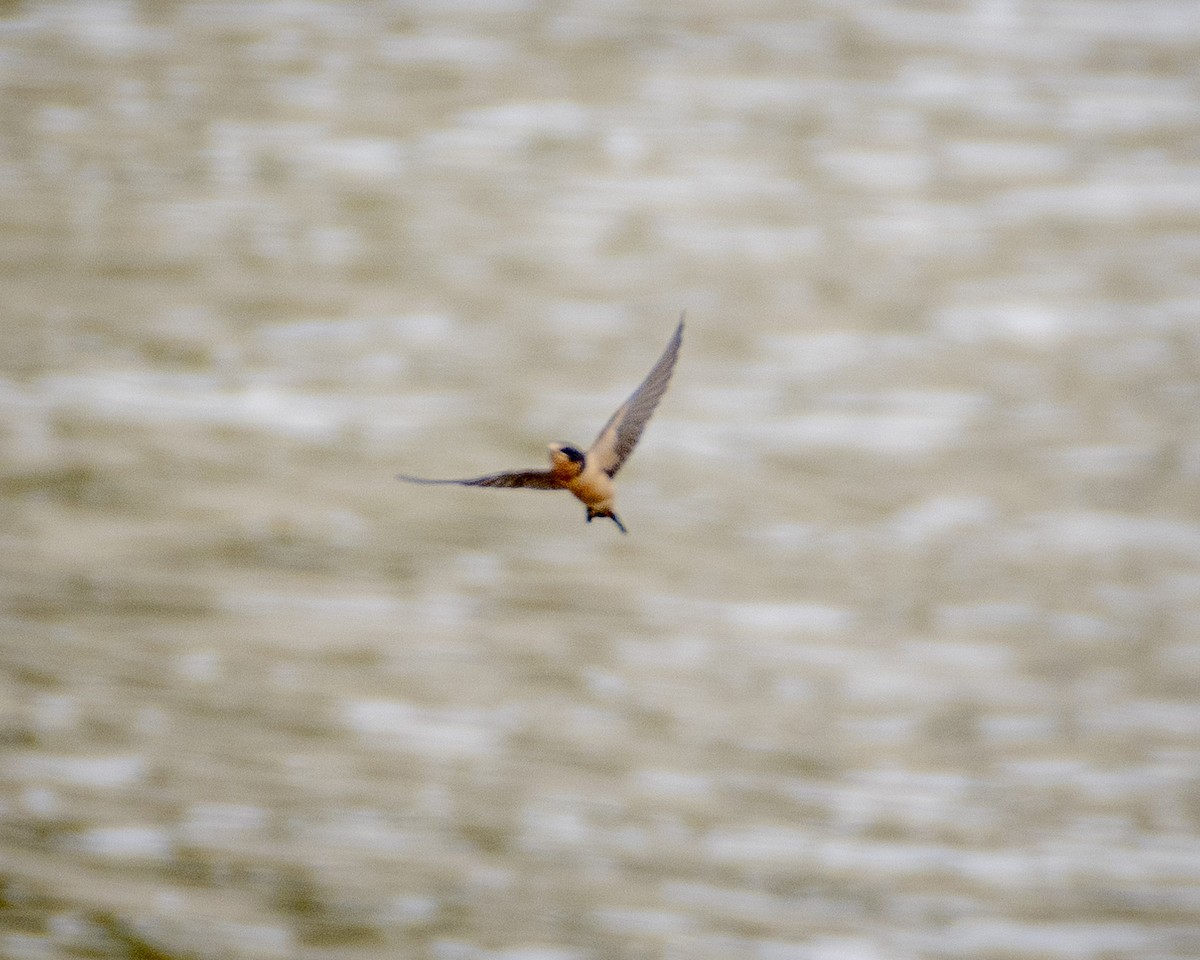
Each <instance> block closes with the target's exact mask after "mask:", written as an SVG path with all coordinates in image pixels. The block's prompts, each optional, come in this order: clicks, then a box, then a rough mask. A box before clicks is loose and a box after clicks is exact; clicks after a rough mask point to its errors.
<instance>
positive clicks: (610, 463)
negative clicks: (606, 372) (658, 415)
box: [587, 314, 683, 477]
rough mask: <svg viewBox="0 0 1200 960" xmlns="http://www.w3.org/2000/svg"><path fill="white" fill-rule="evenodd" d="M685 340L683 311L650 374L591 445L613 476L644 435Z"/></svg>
mask: <svg viewBox="0 0 1200 960" xmlns="http://www.w3.org/2000/svg"><path fill="white" fill-rule="evenodd" d="M682 342H683V314H680V316H679V326H677V327H676V328H675V333H674V335H673V336H672V337H671V340H670V342H669V343H668V344H667V346H666V348H665V349H664V350H663V352H662V356H661V357H659V358H658V362H657V363H655V364H654V367H653V369H651V371H650V372H649V373H648V374H647V375H646V379H645V380H643V381H642V382H641V383H640V384H639V385H638V388H637V389H636V390H634V391H633V393H631V394H630V395H629V399H628V400H626V401H625V402H624V403H623V404H621V406H619V407H618V408H617V411H616V413H614V414H613V415H612V416H611V417H609V418H608V423H606V424H605V425H604V427H603V429H601V431H600V433H599V434H597V436H596V439H595V440H594V441H593V442H592V446H591V449H590V450H588V452H587V458H588V460H589V461H590V462H592V463H595V464H596V465H597V466H599V467H600V469H601V470H603V471H604V472H605V473H607V474H608V475H609V476H610V477H613V476H616V473H617V471H618V470H620V469H621V465H622V464H623V463H624V462H625V461H626V460H628V459H629V455H630V454H631V453H633V448H634V447H635V446H636V445H637V442H638V439H639V438H640V437H641V435H642V430H643V429H644V428H645V426H646V421H648V420H649V419H650V415H651V414H652V413H654V408H655V407H657V406H658V401H659V400H661V399H662V396H663V394H664V393H666V392H667V384H668V383H670V381H671V373H672V372H673V371H674V369H675V361H676V360H677V359H678V358H679V346H680V344H681V343H682Z"/></svg>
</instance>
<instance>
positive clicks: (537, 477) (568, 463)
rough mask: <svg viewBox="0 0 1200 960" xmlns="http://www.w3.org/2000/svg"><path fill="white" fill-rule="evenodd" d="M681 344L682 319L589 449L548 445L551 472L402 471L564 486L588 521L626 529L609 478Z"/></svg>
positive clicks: (474, 483)
mask: <svg viewBox="0 0 1200 960" xmlns="http://www.w3.org/2000/svg"><path fill="white" fill-rule="evenodd" d="M682 342H683V317H682V316H680V318H679V325H678V326H677V327H676V328H675V334H674V335H673V336H672V337H671V340H670V342H669V343H668V344H667V346H666V349H665V350H663V353H662V356H661V357H659V358H658V362H657V363H655V365H654V368H653V369H652V370H651V371H650V372H649V373H648V374H647V375H646V379H645V380H643V381H642V382H641V384H640V385H639V386H638V388H637V389H636V390H634V391H633V393H632V394H630V396H629V399H628V400H626V401H625V402H624V403H623V404H621V406H620V407H618V408H617V411H616V412H615V413H614V414H613V415H612V416H611V417H609V419H608V423H606V424H605V425H604V427H603V428H602V429H601V430H600V433H599V434H598V435H597V436H596V439H595V440H594V441H593V442H592V445H591V447H589V448H588V450H587V452H586V453H584V452H582V451H580V450H579V449H578V448H576V447H573V446H571V445H570V444H566V443H552V444H550V445H549V446H548V447H547V451H548V452H549V455H550V469H549V470H508V471H505V472H503V473H490V474H487V475H486V476H482V477H469V478H467V479H463V480H430V479H427V478H425V477H410V476H408V475H407V474H403V473H402V474H400V475H399V479H401V480H406V481H408V482H409V483H453V484H459V485H462V486H467V487H507V488H524V489H527V490H567V491H569V492H570V493H571V494H573V495H574V496H575V497H576V498H577V499H578V500H580V501H581V502H582V503H583V505H584V506H585V507H587V520H588V523H591V522H592V520H593V519H595V518H596V517H608V518H609V519H610V520H612V521H613V523H615V524H616V525H617V527H618V528H619V529H620V531H621V532H622V533H625V526H624V524H622V523H621V521H620V519H619V518H618V517H617V514H616V513H615V511H614V510H613V505H614V502H615V497H616V487H615V484H614V483H613V477H615V476H616V474H617V471H618V470H620V469H621V466H622V465H623V464H624V463H625V461H626V460H627V459H629V455H630V454H631V453H632V452H633V448H634V446H635V445H636V444H637V442H638V438H639V437H641V435H642V429H643V428H644V427H645V426H646V422H647V421H648V420H649V419H650V415H651V414H652V413H653V412H654V408H655V407H657V406H658V401H659V400H661V399H662V396H663V394H664V393H665V392H666V390H667V384H668V383H669V382H670V379H671V372H672V371H673V370H674V369H675V361H676V360H677V359H678V357H679V346H680V344H681V343H682Z"/></svg>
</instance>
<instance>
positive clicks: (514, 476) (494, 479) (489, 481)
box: [396, 470, 562, 490]
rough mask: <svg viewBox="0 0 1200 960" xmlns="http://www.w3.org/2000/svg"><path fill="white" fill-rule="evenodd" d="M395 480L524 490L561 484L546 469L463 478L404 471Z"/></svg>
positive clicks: (558, 486)
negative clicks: (411, 474)
mask: <svg viewBox="0 0 1200 960" xmlns="http://www.w3.org/2000/svg"><path fill="white" fill-rule="evenodd" d="M396 479H397V480H403V481H404V482H405V483H456V484H458V485H459V486H462V487H510V488H514V487H523V488H525V489H526V490H561V489H562V484H561V483H559V482H558V480H556V479H555V478H554V475H553V474H552V473H550V472H549V471H548V470H509V471H506V472H504V473H489V474H488V475H487V476H485V477H467V478H466V479H464V480H431V479H430V478H428V477H410V476H409V475H408V474H406V473H398V474H396Z"/></svg>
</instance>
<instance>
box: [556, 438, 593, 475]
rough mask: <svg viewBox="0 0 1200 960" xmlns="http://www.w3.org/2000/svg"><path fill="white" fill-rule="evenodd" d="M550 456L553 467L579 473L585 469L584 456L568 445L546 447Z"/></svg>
mask: <svg viewBox="0 0 1200 960" xmlns="http://www.w3.org/2000/svg"><path fill="white" fill-rule="evenodd" d="M546 449H547V451H548V452H549V454H550V464H551V466H554V467H557V468H559V469H563V470H570V471H571V472H573V473H578V472H579V471H580V470H582V469H583V464H584V460H585V459H586V458H585V457H584V455H583V454H582V453H581V452H580V451H579V449H578V448H577V447H572V446H571V445H570V444H567V443H552V444H550V445H549V446H547V447H546Z"/></svg>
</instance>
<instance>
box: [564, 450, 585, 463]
mask: <svg viewBox="0 0 1200 960" xmlns="http://www.w3.org/2000/svg"><path fill="white" fill-rule="evenodd" d="M562 455H563V456H564V457H566V458H567V459H568V460H571V461H572V462H574V463H582V462H583V454H582V453H580V452H579V451H578V450H576V449H575V448H574V447H563V448H562Z"/></svg>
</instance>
